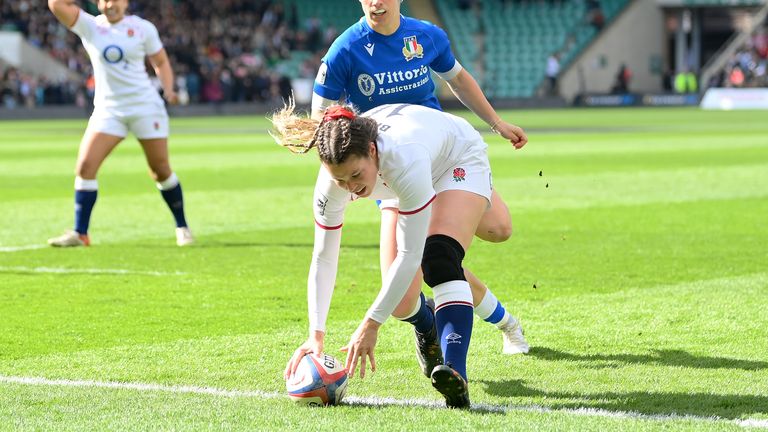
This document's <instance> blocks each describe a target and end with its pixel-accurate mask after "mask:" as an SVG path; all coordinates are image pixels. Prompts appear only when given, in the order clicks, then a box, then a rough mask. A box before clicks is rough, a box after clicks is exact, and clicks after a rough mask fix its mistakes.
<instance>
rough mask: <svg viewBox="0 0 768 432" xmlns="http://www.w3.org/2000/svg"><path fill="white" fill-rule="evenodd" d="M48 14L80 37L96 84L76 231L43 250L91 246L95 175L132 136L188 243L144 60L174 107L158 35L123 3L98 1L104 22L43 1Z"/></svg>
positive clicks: (81, 162)
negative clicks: (46, 6)
mask: <svg viewBox="0 0 768 432" xmlns="http://www.w3.org/2000/svg"><path fill="white" fill-rule="evenodd" d="M48 7H49V9H50V10H51V11H52V12H53V14H54V15H56V18H57V19H58V20H59V22H61V23H62V24H63V25H64V26H66V27H67V28H68V29H69V30H71V31H72V32H74V33H75V34H77V35H78V36H79V37H80V39H81V41H82V42H83V46H84V47H85V49H86V51H87V52H88V55H89V57H90V58H91V64H92V65H93V74H94V77H95V81H96V93H95V97H94V110H93V114H92V115H91V118H90V120H89V121H88V127H87V129H86V131H85V134H84V135H83V139H82V141H81V142H80V150H79V154H78V157H77V165H76V167H75V175H76V177H75V227H74V230H72V231H67V232H66V233H64V234H63V235H61V236H60V237H55V238H52V239H50V240H48V244H50V245H51V246H88V245H89V244H90V239H89V237H88V225H89V222H90V218H91V211H92V210H93V206H94V204H95V203H96V195H97V192H98V182H97V180H96V174H97V172H98V170H99V167H100V166H101V164H102V162H104V159H106V157H107V156H108V155H109V153H110V152H111V151H112V150H113V149H114V148H115V147H116V146H117V144H119V143H120V141H122V140H123V139H124V138H125V137H126V135H127V134H128V132H129V131H130V132H133V134H134V135H135V136H136V138H137V139H138V140H139V142H140V143H141V147H142V148H143V150H144V154H145V156H146V158H147V164H148V165H149V170H150V175H151V176H152V178H153V179H154V180H155V182H157V187H158V188H159V189H160V193H161V194H162V196H163V199H164V200H165V202H166V203H167V204H168V207H169V208H170V209H171V212H172V213H173V217H174V219H175V220H176V243H177V244H178V245H179V246H186V245H190V244H192V243H193V242H194V238H193V237H192V234H191V232H190V230H189V227H188V226H187V221H186V219H185V216H184V199H183V195H182V190H181V184H180V183H179V179H178V178H177V177H176V174H175V173H174V172H173V171H172V170H171V166H170V163H169V161H168V113H167V112H166V110H165V105H164V104H163V100H162V98H161V97H160V95H159V94H158V92H157V90H156V89H155V88H154V87H153V86H152V84H151V82H150V80H149V76H148V75H147V71H146V68H145V64H144V60H145V57H148V58H149V61H150V63H151V64H152V67H153V68H154V70H155V73H156V74H157V76H158V78H159V80H160V83H161V85H162V87H163V95H164V97H165V99H166V100H167V101H168V102H169V103H171V104H173V103H176V102H177V96H176V93H175V91H174V89H173V70H172V69H171V64H170V61H169V60H168V55H167V54H166V52H165V49H164V48H163V45H162V42H161V41H160V37H159V35H158V33H157V29H156V28H155V26H154V25H153V24H152V23H150V22H149V21H146V20H144V19H142V18H139V17H137V16H133V15H126V10H127V9H128V0H114V1H111V0H99V1H98V8H99V11H101V13H102V15H99V16H97V17H94V16H92V15H90V14H88V13H86V12H85V11H83V10H82V9H80V7H79V6H78V5H77V4H76V3H75V1H74V0H48Z"/></svg>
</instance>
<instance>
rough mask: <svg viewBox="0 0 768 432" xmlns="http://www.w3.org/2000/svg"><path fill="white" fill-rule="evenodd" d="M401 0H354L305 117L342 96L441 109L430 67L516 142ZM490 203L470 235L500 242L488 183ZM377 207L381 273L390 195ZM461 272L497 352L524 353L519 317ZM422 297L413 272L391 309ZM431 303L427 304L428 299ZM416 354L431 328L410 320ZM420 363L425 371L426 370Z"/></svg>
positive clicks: (427, 351) (500, 224)
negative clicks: (351, 16)
mask: <svg viewBox="0 0 768 432" xmlns="http://www.w3.org/2000/svg"><path fill="white" fill-rule="evenodd" d="M400 3H401V0H360V4H361V5H362V8H363V13H364V14H365V17H364V18H363V19H361V20H360V21H358V22H357V23H356V24H354V25H352V26H351V27H349V28H348V29H347V30H346V31H345V32H344V33H343V34H342V35H341V36H339V37H338V38H337V39H336V40H335V41H334V42H333V44H332V46H331V48H330V49H329V51H328V53H327V54H326V56H325V57H324V58H323V63H322V65H321V66H320V70H319V71H318V74H317V77H316V79H315V84H314V94H313V95H312V117H313V118H315V119H319V118H321V117H322V113H323V111H324V109H325V108H326V107H328V106H330V105H331V104H334V103H337V102H338V101H339V100H344V99H346V101H347V102H349V103H352V104H354V105H355V106H356V107H357V108H358V109H360V110H363V111H364V110H369V109H371V108H373V107H376V106H379V105H382V104H388V103H410V104H419V105H423V106H426V107H430V108H434V109H437V110H440V109H441V107H440V103H439V102H438V100H437V97H435V83H434V81H433V80H432V77H431V71H435V73H436V74H437V75H438V76H439V77H441V78H442V79H443V80H445V81H446V82H447V83H448V86H449V87H450V88H451V90H452V91H453V92H454V94H455V95H456V96H457V97H458V99H459V100H460V101H461V102H462V103H463V104H464V105H465V106H466V107H467V108H469V109H470V110H472V111H473V112H474V113H475V114H477V115H478V116H479V117H480V118H481V119H483V120H484V121H485V122H486V123H488V124H489V125H490V127H491V129H492V130H493V131H494V132H496V133H498V134H500V135H501V136H503V137H504V138H506V139H508V140H509V141H510V142H511V143H512V144H513V145H514V147H515V148H517V149H519V148H522V147H523V146H524V145H525V144H526V142H527V141H528V138H527V137H526V135H525V132H523V130H522V129H521V128H520V127H518V126H515V125H513V124H510V123H507V122H505V121H504V120H502V119H501V117H499V115H498V114H497V113H496V111H495V110H494V109H493V107H492V106H491V104H490V103H489V102H488V100H487V99H486V97H485V95H484V94H483V92H482V90H481V89H480V86H479V85H478V84H477V82H476V81H475V80H474V78H472V76H471V75H470V74H469V73H468V72H467V71H466V70H465V69H464V68H462V66H461V64H459V62H458V61H457V60H456V58H455V57H454V55H453V53H452V52H451V47H450V42H449V40H448V35H447V34H446V33H445V32H444V31H443V30H442V29H441V28H439V27H437V26H435V25H433V24H430V23H428V22H425V21H421V20H417V19H413V18H409V17H405V16H402V15H400ZM491 203H492V206H491V207H490V208H489V209H488V211H486V212H485V214H484V215H483V218H482V219H481V221H480V224H479V226H478V232H477V235H478V237H480V238H481V239H483V240H487V241H491V242H502V241H505V240H507V239H508V238H509V236H510V235H511V233H512V221H511V218H510V215H509V210H508V209H507V206H506V204H505V203H504V201H503V200H502V199H501V197H500V196H499V194H498V193H496V192H495V191H493V193H492V197H491ZM380 207H381V242H380V244H381V249H380V254H381V256H380V261H381V263H380V264H381V272H382V276H384V275H386V274H387V270H388V268H389V266H390V265H391V264H392V262H393V260H394V259H395V254H396V251H397V239H396V235H395V234H396V229H395V225H396V223H397V216H398V208H397V202H396V201H384V202H382V203H380ZM465 273H466V278H467V280H468V281H469V283H470V286H471V287H472V296H473V301H474V305H475V313H476V314H477V315H478V316H479V317H480V318H481V319H483V320H485V321H487V322H489V323H492V324H495V325H496V326H497V327H498V328H499V329H500V330H501V331H502V334H503V339H504V348H503V352H504V353H507V354H517V353H527V352H528V349H529V348H528V343H527V341H526V340H525V337H524V336H523V332H522V327H521V325H520V322H519V321H518V320H517V319H516V318H515V317H514V316H511V315H510V314H509V313H508V312H507V311H506V310H505V309H504V307H503V306H502V304H501V303H500V302H499V301H498V300H497V298H496V296H494V295H493V293H492V292H491V291H490V290H489V289H488V287H487V286H486V285H485V284H483V282H481V281H480V280H479V279H478V278H477V277H476V276H475V275H473V274H472V273H471V272H470V271H469V270H466V269H465ZM424 303H425V298H424V295H423V294H421V275H420V274H417V276H416V278H415V279H414V281H413V284H412V286H411V289H410V290H409V291H408V294H407V295H406V296H405V297H404V298H403V302H402V303H401V304H400V305H399V306H398V307H397V308H395V310H394V315H395V317H397V318H398V319H400V320H403V321H408V322H411V321H412V317H413V316H415V315H417V314H418V313H419V312H418V311H419V310H420V308H422V307H423V304H424ZM429 306H430V307H431V305H429ZM415 330H416V342H417V348H418V353H419V361H420V363H422V367H424V364H423V362H424V361H426V362H427V363H431V362H433V361H437V359H436V358H435V356H436V355H437V356H439V352H438V353H435V351H436V346H435V344H436V341H435V340H434V336H435V333H434V330H427V333H422V332H423V331H424V329H419V328H416V329H415ZM430 369H431V368H430V367H426V368H425V373H427V371H428V370H430Z"/></svg>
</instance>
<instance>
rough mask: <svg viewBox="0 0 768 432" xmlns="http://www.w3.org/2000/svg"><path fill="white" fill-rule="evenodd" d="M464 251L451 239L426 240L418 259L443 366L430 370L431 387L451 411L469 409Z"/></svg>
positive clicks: (469, 321) (469, 331)
mask: <svg viewBox="0 0 768 432" xmlns="http://www.w3.org/2000/svg"><path fill="white" fill-rule="evenodd" d="M463 259H464V248H463V247H462V246H461V244H460V243H459V242H458V241H456V240H455V239H453V238H451V237H449V236H446V235H443V234H433V235H430V236H429V237H427V241H426V244H425V246H424V255H423V258H422V264H421V265H422V268H423V270H424V281H425V282H426V283H427V285H429V286H430V287H432V290H433V292H434V294H435V306H436V311H435V320H436V323H437V328H438V332H439V334H440V348H441V350H442V352H443V353H444V361H445V365H438V366H436V367H435V368H433V369H432V371H431V373H430V378H431V380H432V386H433V387H434V388H435V389H436V390H437V391H438V392H440V394H442V395H443V397H445V401H446V405H448V407H453V408H466V407H469V388H468V386H467V383H466V379H467V378H466V377H467V352H468V350H469V342H470V339H471V337H472V309H473V308H472V293H471V291H470V289H469V284H468V283H467V281H466V280H464V272H463V270H462V268H461V261H462V260H463Z"/></svg>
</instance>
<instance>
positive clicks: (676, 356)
mask: <svg viewBox="0 0 768 432" xmlns="http://www.w3.org/2000/svg"><path fill="white" fill-rule="evenodd" d="M528 355H530V356H533V357H536V358H539V359H542V360H568V361H574V362H584V363H588V365H587V367H590V368H601V367H611V366H616V365H615V363H625V364H634V363H637V364H649V365H661V366H682V367H689V368H699V369H741V370H763V369H768V362H765V361H754V360H742V359H733V358H727V357H708V356H695V355H692V354H690V353H687V352H685V351H683V350H653V354H573V353H569V352H564V351H558V350H555V349H551V348H547V347H532V348H531V351H530V353H528Z"/></svg>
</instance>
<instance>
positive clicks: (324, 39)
mask: <svg viewBox="0 0 768 432" xmlns="http://www.w3.org/2000/svg"><path fill="white" fill-rule="evenodd" d="M628 1H629V0H601V1H599V2H598V1H597V0H483V1H477V0H475V1H472V0H435V1H434V4H435V6H436V9H437V11H438V13H439V15H440V17H441V19H442V22H440V23H438V24H439V25H441V26H443V27H444V28H445V29H446V30H447V31H448V33H449V35H450V37H451V40H452V44H453V48H454V51H455V53H456V54H457V56H458V58H459V59H460V60H461V62H462V64H463V65H464V66H465V67H466V68H467V69H468V70H469V71H470V73H472V74H473V75H474V76H475V77H476V78H477V79H478V81H479V82H480V83H481V85H482V86H483V89H484V91H485V92H486V94H487V95H488V96H489V97H495V98H530V97H534V96H536V95H537V94H539V93H540V92H541V90H542V89H543V88H546V86H547V84H546V71H545V68H546V63H547V58H548V57H549V56H550V55H551V54H553V53H558V54H559V55H560V64H561V70H563V69H565V68H566V67H567V66H568V64H569V63H570V62H572V61H573V60H574V59H575V58H576V57H577V56H578V55H579V53H580V52H581V51H582V50H583V49H584V48H585V47H586V46H587V45H588V44H589V43H590V42H591V41H592V40H593V39H594V38H595V36H596V35H597V34H598V32H599V30H600V28H602V26H603V25H606V24H607V23H609V22H610V21H611V20H612V19H613V18H614V17H615V16H616V15H618V14H619V13H620V12H621V10H622V8H623V7H624V6H625V5H626V4H627V3H628ZM130 4H131V13H135V14H137V15H139V16H146V17H148V18H150V19H151V20H152V21H153V22H154V23H155V24H156V25H157V27H158V30H159V32H160V35H161V38H162V39H163V42H164V44H165V46H166V49H167V51H168V53H169V55H170V57H171V60H172V62H173V64H174V67H175V71H176V74H177V84H178V86H179V89H180V95H181V96H182V98H183V99H186V100H188V102H190V103H198V102H202V103H217V104H218V103H223V102H250V101H271V100H272V101H273V100H277V99H279V98H281V97H285V96H286V94H288V93H289V92H290V89H291V86H290V80H291V79H295V78H307V79H311V78H313V77H314V74H315V73H316V71H317V68H318V66H319V64H320V59H321V57H322V55H323V54H324V52H325V50H326V49H327V47H328V45H329V44H330V43H331V41H332V40H333V39H334V38H335V37H336V36H337V35H338V34H339V32H341V31H343V30H344V29H345V28H346V27H348V26H349V25H350V24H351V23H353V22H355V21H356V20H358V19H359V18H360V16H361V11H360V8H359V5H358V3H357V2H353V3H350V0H324V1H322V2H306V1H302V0H282V1H268V0H223V1H220V2H217V3H216V7H215V8H214V7H211V3H210V2H208V1H204V0H185V1H179V0H164V1H150V0H132V1H131V3H130ZM83 5H84V7H87V8H89V9H90V11H91V12H92V13H97V11H96V10H95V8H94V5H93V4H92V3H89V2H83ZM402 7H403V13H405V14H408V13H409V11H408V2H407V1H406V2H404V3H403V5H402ZM0 23H1V24H0V29H3V30H6V31H8V30H10V31H18V32H21V33H22V34H24V36H25V37H26V39H27V40H28V41H29V42H30V43H31V44H32V45H34V46H36V47H38V48H39V49H41V50H44V51H47V52H48V53H50V55H51V56H53V57H55V58H57V59H58V60H60V61H61V62H62V63H63V64H65V65H67V67H68V68H69V69H70V70H72V71H75V72H77V74H78V75H79V76H80V79H78V80H77V81H69V82H49V81H47V80H45V79H44V78H42V77H39V76H36V75H35V74H34V72H32V71H25V70H17V69H14V67H13V66H12V65H6V66H5V67H4V68H3V69H2V71H3V73H2V77H3V81H2V82H0V92H1V94H2V98H3V101H4V106H6V107H14V106H32V105H48V104H72V103H76V104H78V105H84V104H86V103H87V101H88V100H89V96H90V92H91V91H92V89H89V87H88V86H87V82H88V76H89V75H90V74H91V71H90V64H89V61H88V58H87V56H86V54H85V51H84V50H83V48H82V46H81V44H80V42H79V40H78V39H77V36H75V35H74V34H72V33H71V32H68V31H66V29H64V28H63V27H61V26H60V25H59V24H58V23H57V22H56V20H55V18H54V17H53V15H52V14H51V13H50V12H49V11H48V9H47V7H46V2H45V1H44V0H20V1H14V2H2V3H0ZM9 66H10V67H9ZM30 95H32V96H30Z"/></svg>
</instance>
